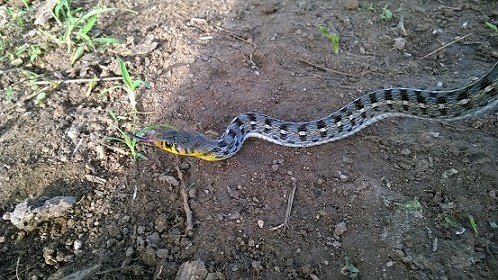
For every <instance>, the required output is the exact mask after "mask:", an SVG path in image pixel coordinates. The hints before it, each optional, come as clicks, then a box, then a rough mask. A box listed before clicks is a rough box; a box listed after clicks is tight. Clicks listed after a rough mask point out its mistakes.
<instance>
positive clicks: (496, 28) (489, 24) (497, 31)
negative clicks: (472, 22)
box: [485, 21, 498, 33]
mask: <svg viewBox="0 0 498 280" xmlns="http://www.w3.org/2000/svg"><path fill="white" fill-rule="evenodd" d="M485 24H486V26H487V27H489V28H490V29H491V30H493V31H494V32H496V33H498V27H497V26H496V25H494V24H492V23H491V22H487V21H486V22H485Z"/></svg>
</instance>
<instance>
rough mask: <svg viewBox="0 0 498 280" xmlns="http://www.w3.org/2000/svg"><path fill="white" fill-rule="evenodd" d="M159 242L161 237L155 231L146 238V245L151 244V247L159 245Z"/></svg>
mask: <svg viewBox="0 0 498 280" xmlns="http://www.w3.org/2000/svg"><path fill="white" fill-rule="evenodd" d="M160 242H161V236H160V235H159V233H158V232H157V231H155V232H154V233H153V234H151V235H149V236H147V243H148V244H151V245H155V246H157V245H159V243H160Z"/></svg>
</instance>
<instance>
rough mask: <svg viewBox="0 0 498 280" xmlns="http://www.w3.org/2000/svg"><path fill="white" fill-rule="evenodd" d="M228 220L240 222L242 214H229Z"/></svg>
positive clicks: (236, 212)
mask: <svg viewBox="0 0 498 280" xmlns="http://www.w3.org/2000/svg"><path fill="white" fill-rule="evenodd" d="M228 219H229V220H238V219H240V213H239V212H238V211H235V212H233V213H230V214H228Z"/></svg>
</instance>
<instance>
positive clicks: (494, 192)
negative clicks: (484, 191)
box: [489, 190, 496, 198]
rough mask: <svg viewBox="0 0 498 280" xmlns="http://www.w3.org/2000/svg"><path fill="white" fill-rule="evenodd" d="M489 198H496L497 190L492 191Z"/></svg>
mask: <svg viewBox="0 0 498 280" xmlns="http://www.w3.org/2000/svg"><path fill="white" fill-rule="evenodd" d="M489 197H492V198H496V190H490V191H489Z"/></svg>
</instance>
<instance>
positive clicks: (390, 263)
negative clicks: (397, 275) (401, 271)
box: [386, 261, 394, 267]
mask: <svg viewBox="0 0 498 280" xmlns="http://www.w3.org/2000/svg"><path fill="white" fill-rule="evenodd" d="M393 265H394V262H393V261H388V262H387V263H386V266H387V267H391V266H393Z"/></svg>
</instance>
